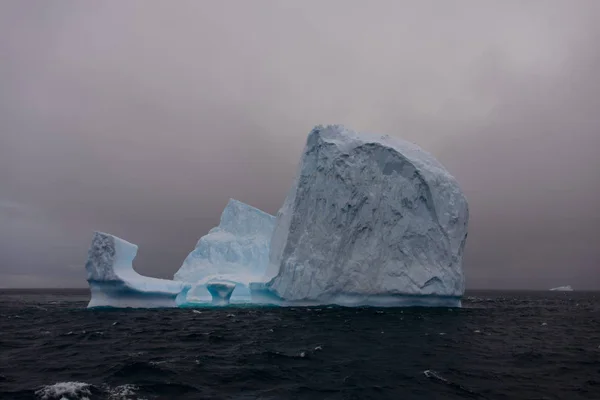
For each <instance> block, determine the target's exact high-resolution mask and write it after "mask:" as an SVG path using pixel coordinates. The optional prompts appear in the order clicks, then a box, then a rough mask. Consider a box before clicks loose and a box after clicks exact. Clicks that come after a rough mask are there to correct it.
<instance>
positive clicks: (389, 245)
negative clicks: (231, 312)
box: [250, 125, 469, 306]
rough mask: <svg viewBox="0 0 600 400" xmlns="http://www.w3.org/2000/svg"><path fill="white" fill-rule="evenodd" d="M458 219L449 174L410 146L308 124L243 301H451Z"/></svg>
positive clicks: (458, 256) (462, 221)
mask: <svg viewBox="0 0 600 400" xmlns="http://www.w3.org/2000/svg"><path fill="white" fill-rule="evenodd" d="M468 219H469V210H468V204H467V200H466V198H465V196H464V194H463V192H462V191H461V189H460V188H459V186H458V183H457V182H456V180H455V179H454V178H453V177H452V176H451V175H450V174H449V173H448V171H446V169H445V168H444V167H443V166H442V165H441V164H440V163H439V162H438V161H436V160H435V158H434V157H433V156H432V155H430V154H429V153H427V152H425V151H423V150H422V149H421V148H419V147H418V146H416V145H414V144H412V143H408V142H405V141H403V140H400V139H395V138H391V137H389V136H375V135H369V134H359V133H356V132H354V131H351V130H349V129H346V128H344V127H343V126H341V125H330V126H327V127H323V126H318V127H315V128H314V129H313V130H312V131H311V133H310V134H309V136H308V139H307V143H306V147H305V149H304V152H303V155H302V158H301V160H300V165H299V169H298V172H297V175H296V179H295V181H294V183H293V184H292V188H291V190H290V191H289V192H288V195H287V198H286V200H285V202H284V204H283V206H282V208H281V209H280V210H279V212H278V214H277V219H276V223H275V229H274V232H273V236H272V241H271V246H270V256H269V266H268V269H267V276H266V279H265V280H263V281H262V282H265V281H267V282H266V283H260V282H259V283H253V284H252V285H251V286H250V289H251V293H252V301H253V302H266V303H277V304H324V303H330V304H342V305H377V306H385V305H389V306H394V305H398V306H408V305H425V306H460V299H461V297H462V295H463V293H464V277H463V272H462V260H463V250H464V247H465V242H466V238H467V225H468ZM269 278H272V279H270V280H269Z"/></svg>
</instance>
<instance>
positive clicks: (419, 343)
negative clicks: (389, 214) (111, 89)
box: [0, 290, 600, 400]
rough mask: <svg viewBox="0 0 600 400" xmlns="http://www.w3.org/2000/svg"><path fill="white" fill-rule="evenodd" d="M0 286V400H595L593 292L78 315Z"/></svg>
mask: <svg viewBox="0 0 600 400" xmlns="http://www.w3.org/2000/svg"><path fill="white" fill-rule="evenodd" d="M88 300H89V292H88V291H87V290H3V291H0V398H1V399H11V400H12V399H15V400H16V399H49V400H53V399H62V400H73V399H77V400H83V399H90V400H93V399H235V400H242V399H244V400H246V399H248V400H249V399H311V400H312V399H395V400H396V399H402V400H407V399H418V400H423V399H511V400H513V399H527V400H533V399H540V400H541V399H565V400H576V399H595V400H598V399H600V292H589V293H584V292H516V291H515V292H500V291H480V292H468V293H467V294H466V296H465V299H464V302H463V308H461V309H448V308H369V307H365V308H343V307H331V306H321V307H308V308H302V307H296V308H276V307H257V306H229V307H225V308H198V309H190V308H186V309H153V310H141V309H139V310H137V309H136V310H119V309H92V310H88V309H86V308H85V307H86V305H87V302H88Z"/></svg>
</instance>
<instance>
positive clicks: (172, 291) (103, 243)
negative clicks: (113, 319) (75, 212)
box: [85, 232, 191, 308]
mask: <svg viewBox="0 0 600 400" xmlns="http://www.w3.org/2000/svg"><path fill="white" fill-rule="evenodd" d="M137 249H138V247H137V246H136V245H134V244H132V243H129V242H127V241H125V240H123V239H120V238H118V237H116V236H113V235H109V234H107V233H102V232H95V233H94V236H93V238H92V244H91V246H90V249H89V250H88V259H87V262H86V264H85V269H86V271H87V281H88V283H89V285H90V291H91V300H90V302H89V304H88V307H139V308H152V307H177V306H178V305H180V304H182V303H185V298H186V295H187V291H188V290H189V288H190V287H191V285H190V284H187V283H184V282H176V281H171V280H167V279H158V278H150V277H147V276H142V275H140V274H138V273H137V272H135V271H134V269H133V265H132V262H133V259H134V258H135V256H136V254H137Z"/></svg>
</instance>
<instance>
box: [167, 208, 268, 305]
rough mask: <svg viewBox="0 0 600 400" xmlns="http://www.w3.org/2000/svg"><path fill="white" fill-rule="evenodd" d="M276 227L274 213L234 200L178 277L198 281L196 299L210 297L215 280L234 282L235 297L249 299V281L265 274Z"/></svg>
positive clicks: (189, 258)
mask: <svg viewBox="0 0 600 400" xmlns="http://www.w3.org/2000/svg"><path fill="white" fill-rule="evenodd" d="M274 226H275V217H274V216H272V215H269V214H267V213H265V212H263V211H261V210H259V209H257V208H254V207H252V206H249V205H248V204H244V203H242V202H241V201H237V200H234V199H230V200H229V202H228V203H227V206H226V207H225V209H224V210H223V213H222V214H221V221H220V223H219V226H217V227H215V228H213V229H211V230H210V231H209V232H208V234H206V235H205V236H203V237H201V238H200V240H198V243H197V244H196V248H195V249H194V250H193V251H192V252H191V253H190V254H189V255H188V256H187V258H186V259H185V261H184V262H183V265H182V266H181V268H180V269H179V271H177V272H176V273H175V276H174V279H175V280H177V281H183V282H189V283H192V284H194V290H193V296H192V297H191V300H194V301H199V300H200V299H210V297H211V296H210V295H209V292H208V290H207V288H206V285H207V284H209V283H210V282H213V281H229V282H234V283H236V284H237V286H236V288H235V291H234V292H233V297H232V299H233V298H238V299H239V298H248V299H249V296H250V292H249V290H248V284H249V283H250V282H253V281H257V280H258V281H260V280H261V279H263V278H264V276H265V271H266V268H267V265H268V263H269V244H270V242H271V235H272V234H273V228H274Z"/></svg>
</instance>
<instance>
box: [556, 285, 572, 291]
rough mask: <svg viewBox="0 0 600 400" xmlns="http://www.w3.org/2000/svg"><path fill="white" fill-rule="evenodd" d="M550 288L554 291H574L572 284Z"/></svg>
mask: <svg viewBox="0 0 600 400" xmlns="http://www.w3.org/2000/svg"><path fill="white" fill-rule="evenodd" d="M550 290H551V291H553V292H572V291H573V288H572V287H571V285H567V286H559V287H555V288H552V289H550Z"/></svg>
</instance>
